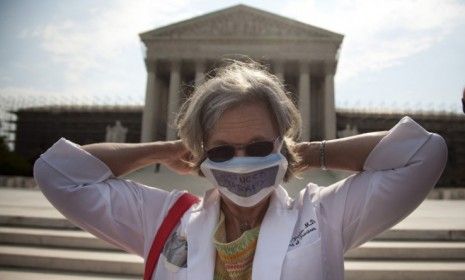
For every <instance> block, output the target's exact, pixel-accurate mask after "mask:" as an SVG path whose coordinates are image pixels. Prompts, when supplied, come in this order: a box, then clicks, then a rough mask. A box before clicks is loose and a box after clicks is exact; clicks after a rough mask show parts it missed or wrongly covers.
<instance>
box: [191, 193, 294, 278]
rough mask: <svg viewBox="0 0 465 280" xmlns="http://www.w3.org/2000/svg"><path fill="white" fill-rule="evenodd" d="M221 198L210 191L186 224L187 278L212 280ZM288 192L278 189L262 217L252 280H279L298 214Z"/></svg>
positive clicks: (193, 210)
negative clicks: (214, 231) (214, 233)
mask: <svg viewBox="0 0 465 280" xmlns="http://www.w3.org/2000/svg"><path fill="white" fill-rule="evenodd" d="M219 202H220V195H219V192H218V190H217V189H216V188H213V189H210V190H208V191H207V192H206V193H205V195H204V198H203V200H202V201H201V203H199V204H198V205H197V206H196V207H195V208H194V209H192V212H191V214H190V217H189V222H188V225H187V229H186V231H187V232H186V233H187V241H188V246H189V248H188V263H187V279H189V280H190V279H192V280H194V279H213V274H214V269H215V257H216V251H215V247H214V244H213V229H214V228H215V226H216V224H217V223H218V217H219V211H220V203H219ZM292 204H293V201H292V199H291V198H290V197H289V195H288V194H287V192H286V190H285V189H284V188H283V187H282V186H279V187H277V188H276V190H275V191H274V192H273V194H272V197H271V201H270V205H269V207H268V210H267V212H266V214H265V217H264V218H263V221H262V224H261V227H260V234H259V237H258V243H257V248H256V250H255V257H254V264H253V271H252V278H253V279H271V280H273V279H276V280H278V279H280V277H281V269H282V264H283V261H284V257H285V255H286V253H287V249H288V246H289V241H290V240H291V237H292V232H293V230H294V225H295V222H296V220H297V211H296V210H294V209H293V205H292Z"/></svg>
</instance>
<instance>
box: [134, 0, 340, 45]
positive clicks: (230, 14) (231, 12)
mask: <svg viewBox="0 0 465 280" xmlns="http://www.w3.org/2000/svg"><path fill="white" fill-rule="evenodd" d="M140 36H141V38H142V40H156V39H157V38H160V39H161V38H171V39H202V38H204V39H208V38H270V39H277V38H279V39H286V38H293V39H295V38H300V39H316V38H327V39H336V40H337V41H342V38H343V36H342V35H340V34H337V33H334V32H331V31H328V30H324V29H321V28H318V27H315V26H312V25H309V24H305V23H302V22H298V21H295V20H292V19H289V18H286V17H282V16H279V15H276V14H272V13H268V12H265V11H263V10H259V9H256V8H252V7H249V6H245V5H237V6H234V7H231V8H227V9H224V10H220V11H217V12H212V13H209V14H206V15H202V16H199V17H195V18H192V19H188V20H185V21H181V22H178V23H175V24H171V25H168V26H165V27H161V28H157V29H154V30H152V31H148V32H145V33H142V34H141V35H140Z"/></svg>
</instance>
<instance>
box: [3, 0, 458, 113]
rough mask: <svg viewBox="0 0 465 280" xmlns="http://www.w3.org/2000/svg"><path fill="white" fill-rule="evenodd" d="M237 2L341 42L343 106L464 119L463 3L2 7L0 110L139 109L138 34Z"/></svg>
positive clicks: (200, 0) (22, 0)
mask: <svg viewBox="0 0 465 280" xmlns="http://www.w3.org/2000/svg"><path fill="white" fill-rule="evenodd" d="M239 3H242V4H246V5H250V6H253V7H256V8H259V9H263V10H266V11H269V12H272V13H276V14H279V15H282V16H285V17H290V18H293V19H296V20H299V21H302V22H305V23H308V24H311V25H315V26H318V27H322V28H325V29H329V30H331V31H334V32H338V33H341V34H343V35H344V36H345V38H344V42H343V45H342V49H341V53H340V60H339V65H338V71H337V74H336V105H337V106H338V107H367V106H371V107H373V108H380V107H384V108H393V109H408V110H419V109H423V110H446V111H454V112H459V111H461V104H460V97H461V94H462V90H463V88H464V87H465V1H463V0H462V1H460V0H400V1H397V0H396V1H389V0H384V1H378V0H354V1H349V0H335V1H328V0H318V1H317V0H292V1H283V0H281V1H274V0H267V1H265V0H264V1H258V0H257V1H243V2H236V1H221V0H220V1H211V0H209V1H205V0H194V1H187V0H170V1H146V0H141V1H109V0H107V1H94V0H79V1H78V0H71V1H58V0H55V1H48V0H42V1H34V0H28V1H26V0H11V1H7V0H0V65H1V67H0V102H2V100H3V101H5V100H6V98H8V97H11V96H16V97H21V98H22V97H24V98H22V99H23V100H26V101H24V102H39V103H47V102H52V101H54V102H57V101H56V100H58V102H62V103H69V102H75V103H84V102H89V101H91V102H93V103H116V102H118V103H131V104H141V103H142V102H143V100H144V95H145V86H146V84H145V83H146V71H145V66H144V64H143V51H142V45H141V43H140V40H139V37H138V34H139V33H141V32H143V31H147V30H151V29H154V28H157V27H160V26H163V25H167V24H170V23H175V22H177V21H179V20H183V19H187V18H190V17H193V16H198V15H201V14H204V13H207V12H211V11H214V10H218V9H222V8H226V7H230V6H233V5H236V4H239Z"/></svg>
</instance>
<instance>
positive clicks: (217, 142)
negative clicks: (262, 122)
mask: <svg viewBox="0 0 465 280" xmlns="http://www.w3.org/2000/svg"><path fill="white" fill-rule="evenodd" d="M268 140H270V141H271V140H272V139H269V138H268V137H265V136H255V137H254V138H252V139H250V140H249V141H248V142H246V143H243V144H250V143H253V142H257V141H268ZM211 145H212V146H221V145H240V144H239V143H232V142H230V141H225V140H215V141H213V142H212V143H211Z"/></svg>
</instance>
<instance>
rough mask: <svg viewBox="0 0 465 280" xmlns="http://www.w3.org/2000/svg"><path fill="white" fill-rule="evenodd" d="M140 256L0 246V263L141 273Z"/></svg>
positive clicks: (95, 251) (61, 268) (122, 273)
mask: <svg viewBox="0 0 465 280" xmlns="http://www.w3.org/2000/svg"><path fill="white" fill-rule="evenodd" d="M143 262H144V260H143V259H142V258H141V257H138V256H135V255H131V254H128V253H125V252H117V251H102V250H82V249H71V248H49V247H43V246H42V247H35V246H23V245H0V266H10V267H25V268H42V269H48V270H67V271H70V270H72V271H79V272H92V273H111V274H119V275H141V273H142V272H143V271H144V263H143Z"/></svg>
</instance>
